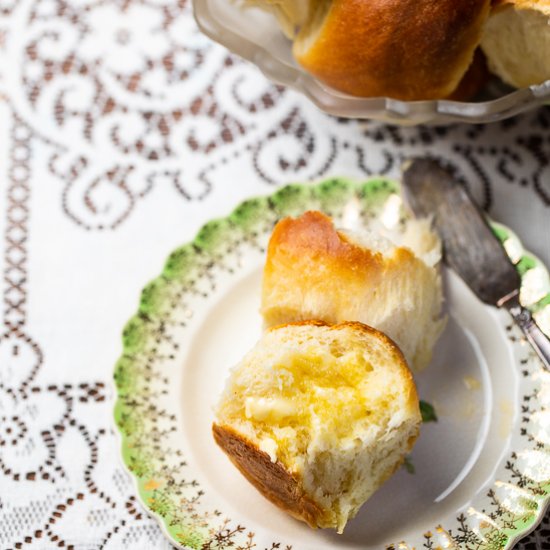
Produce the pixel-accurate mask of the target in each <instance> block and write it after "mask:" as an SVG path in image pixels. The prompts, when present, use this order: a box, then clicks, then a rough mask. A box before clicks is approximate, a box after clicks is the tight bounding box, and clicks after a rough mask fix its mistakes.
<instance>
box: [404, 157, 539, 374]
mask: <svg viewBox="0 0 550 550" xmlns="http://www.w3.org/2000/svg"><path fill="white" fill-rule="evenodd" d="M403 194H404V198H405V202H406V203H407V204H408V205H409V206H410V208H411V210H412V211H413V212H414V214H415V215H417V216H423V217H432V219H433V224H434V227H435V230H436V231H437V232H438V234H439V236H440V237H441V240H442V242H443V248H444V255H445V261H446V263H447V264H448V265H449V266H450V267H451V268H452V269H454V271H456V272H457V273H458V274H459V275H460V276H461V277H462V279H463V280H464V282H465V283H466V284H467V285H468V286H469V287H470V288H471V289H472V290H473V292H474V293H475V294H476V295H477V297H478V298H479V299H480V300H482V301H483V302H485V303H486V304H490V305H493V306H497V307H503V308H505V309H507V310H508V311H509V312H510V314H511V315H512V317H513V319H514V321H515V322H516V323H517V324H518V326H519V327H520V328H521V330H522V331H523V333H524V334H525V336H526V338H527V340H528V341H529V343H530V344H531V346H533V349H534V350H535V351H536V352H537V355H538V356H539V357H540V359H541V360H542V363H543V365H544V367H545V368H546V369H547V370H550V340H549V339H548V338H547V337H546V336H545V335H544V333H543V332H542V331H541V330H540V328H539V327H538V326H537V324H536V323H535V321H534V319H533V318H532V317H531V312H530V311H529V310H528V309H526V308H524V307H523V306H522V305H521V304H520V301H519V289H520V284H521V279H520V276H519V273H518V272H517V270H516V268H515V267H514V265H513V264H512V262H511V261H510V259H509V258H508V255H507V254H506V251H505V250H504V247H503V246H502V244H501V243H500V241H499V240H498V239H497V237H496V236H495V234H494V233H493V231H492V230H491V228H490V227H489V225H488V223H487V221H486V220H485V217H484V215H483V214H482V212H481V211H480V210H479V209H478V207H477V206H476V205H475V204H474V202H473V201H472V199H471V198H470V196H469V195H468V193H467V192H466V190H465V189H464V187H463V186H462V185H460V184H459V183H458V182H457V181H456V180H455V179H454V178H453V176H452V175H451V174H450V173H449V172H448V171H446V170H445V169H443V168H442V167H441V166H440V165H439V164H438V163H437V162H436V161H434V160H431V159H414V160H412V161H409V162H408V163H407V164H406V165H405V166H404V168H403Z"/></svg>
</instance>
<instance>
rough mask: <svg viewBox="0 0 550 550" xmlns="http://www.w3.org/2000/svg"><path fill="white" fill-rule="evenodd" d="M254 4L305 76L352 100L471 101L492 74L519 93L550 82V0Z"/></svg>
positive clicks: (270, 0)
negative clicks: (289, 44)
mask: <svg viewBox="0 0 550 550" xmlns="http://www.w3.org/2000/svg"><path fill="white" fill-rule="evenodd" d="M247 4H252V5H255V6H258V7H260V8H262V9H266V10H268V11H271V12H272V13H274V14H275V16H276V17H277V19H278V21H279V23H280V25H281V28H282V30H283V31H284V32H285V34H286V35H287V36H288V37H289V38H290V39H291V40H292V41H293V54H294V57H295V59H296V60H297V62H298V63H299V64H300V65H301V66H302V67H303V68H304V69H305V70H306V71H307V72H309V73H310V74H312V75H313V76H315V77H316V78H317V79H318V80H320V81H321V82H323V83H325V84H327V85H328V86H330V87H331V88H334V89H336V90H339V91H341V92H344V93H347V94H350V95H353V96H358V97H391V98H395V99H401V100H407V101H414V100H424V99H442V98H451V99H458V100H466V99H469V98H471V97H472V96H474V95H475V94H476V92H478V91H479V90H480V88H481V87H482V86H483V85H484V84H485V83H486V81H487V77H488V71H487V67H488V69H489V71H490V72H491V73H493V74H495V75H497V76H498V77H500V78H501V79H502V80H503V81H504V82H506V83H507V84H510V85H511V86H515V87H524V86H530V85H532V84H539V83H541V82H544V81H545V80H547V79H550V28H549V24H550V0H248V1H247ZM481 52H483V53H481Z"/></svg>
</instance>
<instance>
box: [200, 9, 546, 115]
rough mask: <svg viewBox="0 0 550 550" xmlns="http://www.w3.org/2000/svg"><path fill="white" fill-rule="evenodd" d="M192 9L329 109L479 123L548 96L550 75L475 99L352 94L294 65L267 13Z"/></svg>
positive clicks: (238, 48)
mask: <svg viewBox="0 0 550 550" xmlns="http://www.w3.org/2000/svg"><path fill="white" fill-rule="evenodd" d="M193 10H194V15H195V19H196V21H197V23H198V25H199V27H200V29H201V30H202V32H203V33H204V34H206V35H207V36H209V37H210V38H211V39H212V40H214V41H216V42H219V43H220V44H222V45H223V46H225V47H226V48H227V49H229V50H230V51H232V52H234V53H236V54H237V55H239V56H240V57H242V58H244V59H247V60H248V61H251V62H252V63H254V64H255V65H256V66H257V67H258V68H259V69H260V70H261V71H262V72H263V73H264V74H265V76H266V77H267V78H269V79H270V80H272V81H274V82H276V83H279V84H283V85H285V86H288V87H290V88H293V89H295V90H297V91H299V92H301V93H302V94H304V95H305V96H306V97H308V98H309V99H310V100H311V101H312V102H313V103H314V104H315V105H316V106H317V107H318V108H319V109H321V110H322V111H324V112H326V113H328V114H331V115H336V116H340V117H345V118H359V119H372V120H379V121H382V122H386V123H391V124H401V125H414V124H446V123H450V122H470V123H483V122H494V121H496V120H502V119H505V118H509V117H511V116H514V115H517V114H519V113H521V112H523V111H526V110H528V109H532V108H534V107H537V106H538V105H542V104H544V103H548V102H550V80H548V81H546V82H544V83H543V84H540V85H537V86H530V87H529V88H523V89H520V90H513V89H511V88H509V87H507V86H505V85H504V84H502V83H501V82H499V81H498V82H497V81H496V79H495V81H493V82H491V83H490V84H489V85H488V86H487V89H486V90H485V91H484V93H483V94H482V98H481V99H480V101H478V102H460V101H449V100H438V101H435V100H430V101H412V102H408V101H399V100H395V99H390V98H367V99H364V98H357V97H353V96H350V95H346V94H344V93H341V92H338V91H336V90H333V89H331V88H328V87H327V86H325V85H324V84H322V83H321V82H319V81H318V80H316V79H315V78H314V77H312V76H311V75H309V74H308V73H307V72H306V71H304V70H303V69H302V68H301V67H300V66H299V65H297V64H296V62H295V61H294V59H293V57H292V52H291V43H290V41H289V40H288V39H286V38H285V36H284V35H283V34H282V33H281V32H280V31H279V29H278V26H277V23H276V21H275V19H274V18H273V17H272V16H271V15H270V14H267V13H264V12H262V11H260V10H258V9H254V8H247V9H246V10H243V9H241V8H239V7H238V6H237V5H236V2H231V1H228V0H193Z"/></svg>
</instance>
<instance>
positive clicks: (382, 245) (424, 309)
mask: <svg viewBox="0 0 550 550" xmlns="http://www.w3.org/2000/svg"><path fill="white" fill-rule="evenodd" d="M403 239H404V241H405V242H404V244H406V245H407V246H406V247H405V246H394V245H393V243H391V242H390V241H388V240H386V239H383V238H381V237H380V236H379V235H374V234H367V233H365V234H364V235H354V234H350V233H345V232H342V231H337V230H336V228H335V227H334V225H333V223H332V221H331V220H330V218H328V217H327V216H325V215H324V214H322V213H321V212H315V211H312V212H306V213H305V214H303V215H302V216H300V217H298V218H296V219H293V218H285V219H283V220H281V221H280V222H279V223H278V224H277V225H276V226H275V229H274V230H273V234H272V236H271V239H270V241H269V245H268V248H267V259H266V264H265V268H264V277H263V286H262V306H261V312H262V315H263V318H264V322H265V325H266V326H267V327H272V326H276V325H278V324H283V323H291V322H296V321H302V320H307V319H320V320H322V321H325V322H327V323H341V322H344V321H359V322H361V323H365V324H367V325H369V326H372V327H374V328H376V329H378V330H381V331H382V332H384V333H385V334H387V335H388V336H389V337H390V338H392V339H393V340H394V341H395V342H396V343H397V345H398V346H399V347H400V349H401V351H402V352H403V354H404V355H405V358H406V359H407V361H408V363H409V365H410V366H411V367H412V368H413V369H416V370H419V369H422V368H423V367H425V366H426V365H427V364H428V363H429V362H430V359H431V354H432V349H433V347H434V344H435V342H436V340H437V338H438V337H439V335H440V333H441V331H442V329H443V327H444V324H445V323H444V321H443V320H442V319H441V306H442V301H443V296H442V290H441V281H440V275H439V271H438V270H437V269H436V267H434V266H435V265H436V264H437V262H438V261H439V258H440V253H441V249H440V241H439V239H438V238H437V236H436V235H435V234H434V233H433V232H432V231H430V229H429V224H428V223H427V221H418V220H411V222H410V223H409V225H408V227H407V231H406V232H405V234H404V235H403ZM413 249H414V250H415V251H416V253H415V252H413Z"/></svg>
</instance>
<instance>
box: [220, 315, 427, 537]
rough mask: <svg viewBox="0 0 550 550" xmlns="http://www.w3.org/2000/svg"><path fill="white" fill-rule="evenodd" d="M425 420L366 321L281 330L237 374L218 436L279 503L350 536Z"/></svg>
mask: <svg viewBox="0 0 550 550" xmlns="http://www.w3.org/2000/svg"><path fill="white" fill-rule="evenodd" d="M420 423H421V416H420V411H419V404H418V396H417V392H416V388H415V385H414V382H413V378H412V376H411V373H410V371H409V369H408V368H407V364H406V362H405V359H404V357H403V355H402V353H401V352H400V350H399V348H398V347H397V346H396V345H395V344H394V342H392V341H391V340H390V339H389V338H388V337H387V336H385V335H384V334H382V333H381V332H379V331H377V330H375V329H373V328H370V327H368V326H366V325H363V324H361V323H343V324H340V325H335V326H328V325H326V324H324V323H320V322H315V321H307V322H303V323H299V324H291V325H285V326H279V327H276V328H273V329H270V330H268V331H267V332H265V333H264V335H263V336H262V338H261V340H260V341H259V342H258V343H257V344H256V346H255V347H254V348H253V349H252V351H250V352H249V353H248V354H247V355H246V356H245V357H244V359H243V360H242V361H241V363H239V364H238V365H237V366H236V367H234V369H233V370H232V371H231V375H230V378H229V380H228V382H227V384H226V387H225V390H224V393H223V394H222V396H221V400H220V402H219V404H218V407H217V410H216V420H215V422H214V424H213V434H214V438H215V440H216V442H217V443H218V445H219V446H220V447H221V448H222V449H223V451H224V452H225V453H226V454H227V456H228V457H229V458H230V459H231V461H232V462H233V463H234V464H235V466H236V467H237V468H238V469H239V470H240V471H241V473H242V474H243V475H244V476H245V477H246V478H247V479H248V480H249V481H250V482H251V483H252V484H253V485H254V486H255V487H256V488H257V489H258V490H259V491H260V492H261V493H262V494H263V495H264V496H265V497H266V498H268V499H269V500H270V501H271V502H273V503H274V504H276V505H277V506H279V507H280V508H282V509H283V510H285V511H286V512H288V513H289V514H291V515H293V516H294V517H295V518H297V519H300V520H302V521H304V522H306V523H308V524H309V525H310V526H311V527H325V528H334V529H337V530H338V531H339V532H342V530H343V529H344V526H345V525H346V522H347V521H348V520H349V519H351V518H352V517H354V516H355V514H356V513H357V511H358V510H359V508H360V506H361V505H362V504H363V503H364V502H365V501H366V500H367V499H368V498H369V497H370V496H371V495H372V494H373V492H374V491H376V489H377V488H378V487H380V485H381V484H382V483H383V482H384V481H385V480H386V479H387V478H388V477H390V476H391V475H392V473H393V472H395V470H396V469H397V468H398V467H399V465H400V464H401V463H402V462H403V460H404V458H405V456H406V455H407V453H409V452H410V450H411V448H412V446H413V444H414V442H415V440H416V438H417V436H418V432H419V426H420Z"/></svg>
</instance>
